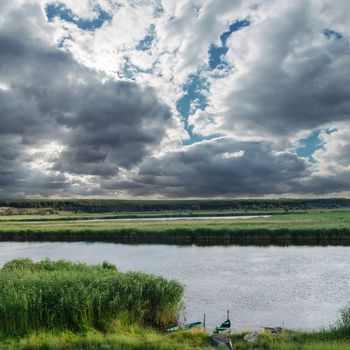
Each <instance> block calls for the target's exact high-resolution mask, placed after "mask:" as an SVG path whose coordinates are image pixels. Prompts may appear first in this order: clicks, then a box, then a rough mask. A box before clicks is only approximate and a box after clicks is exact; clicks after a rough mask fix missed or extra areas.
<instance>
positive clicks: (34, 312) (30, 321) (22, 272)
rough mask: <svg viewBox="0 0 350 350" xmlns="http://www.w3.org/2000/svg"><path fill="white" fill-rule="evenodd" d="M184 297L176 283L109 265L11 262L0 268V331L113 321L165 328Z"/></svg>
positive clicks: (101, 325)
mask: <svg viewBox="0 0 350 350" xmlns="http://www.w3.org/2000/svg"><path fill="white" fill-rule="evenodd" d="M182 296H183V287H182V286H181V285H180V284H179V283H178V282H176V281H173V280H170V281H169V280H166V279H164V278H162V277H156V276H153V275H148V274H145V273H137V272H128V273H121V272H119V271H117V269H116V268H115V267H114V266H113V265H110V264H107V263H104V264H102V265H95V266H88V265H85V264H76V263H70V262H66V261H58V262H54V261H50V260H45V261H42V262H38V263H34V262H32V261H31V260H13V261H12V262H10V263H7V264H6V265H4V267H3V268H2V269H1V270H0V332H3V333H5V334H23V333H26V332H29V331H33V330H40V329H49V330H50V329H51V330H53V329H55V330H57V329H61V330H64V329H69V330H73V331H77V330H82V329H88V328H96V329H103V328H105V327H107V326H108V324H109V323H111V322H113V321H115V320H118V319H119V320H123V321H124V322H129V323H138V324H140V325H144V326H153V327H158V328H162V327H165V326H167V325H169V324H171V323H174V322H175V320H176V318H177V315H178V312H179V308H180V306H181V300H182Z"/></svg>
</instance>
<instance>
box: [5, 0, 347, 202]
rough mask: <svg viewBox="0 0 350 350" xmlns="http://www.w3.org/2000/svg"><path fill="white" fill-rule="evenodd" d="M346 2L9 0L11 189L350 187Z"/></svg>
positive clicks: (166, 192)
mask: <svg viewBox="0 0 350 350" xmlns="http://www.w3.org/2000/svg"><path fill="white" fill-rule="evenodd" d="M50 6H51V7H50ZM49 8H50V11H51V12H50V13H48V9H49ZM55 11H56V12H55ZM348 11H350V8H349V3H348V2H347V1H341V0H339V1H336V2H331V1H327V0H322V1H316V0H298V1H295V2H290V1H287V0H286V1H277V0H269V1H261V2H258V3H257V2H253V1H252V2H250V1H238V0H237V1H231V2H230V1H224V0H222V1H221V0H219V1H218V0H186V1H185V0H182V1H174V0H163V1H160V0H159V1H148V0H145V1H136V0H128V1H126V0H125V1H124V0H113V1H105V0H94V1H89V2H81V1H75V0H62V1H60V2H59V3H58V2H54V1H51V0H30V1H24V0H13V1H10V0H4V1H2V2H1V4H0V197H3V198H9V197H33V196H108V197H171V198H172V197H225V196H226V197H242V196H243V197H245V196H253V197H254V196H275V195H277V196H279V195H329V194H332V195H334V194H336V195H348V193H349V191H350V165H349V164H350V159H349V158H350V156H349V154H350V153H349V150H350V141H349V138H348V135H349V131H350V127H349V125H350V122H349V119H350V94H349V91H350V74H349V73H350V72H349V67H350V44H349V35H350V28H349V24H348V19H347V16H345V15H344V13H348ZM235 23H236V26H235V25H234V24H235ZM237 23H245V25H244V26H239V25H237ZM210 62H211V63H210ZM213 62H217V63H215V64H213ZM184 106H185V107H186V106H187V107H186V108H185V107H184ZM315 130H316V131H318V135H319V136H318V137H319V138H320V140H319V141H320V145H321V146H320V147H317V148H315V149H313V150H311V151H310V154H309V156H306V157H301V156H300V155H298V147H299V146H300V144H299V141H300V140H301V139H303V140H306V142H308V137H309V135H311V134H312V133H313V132H315ZM327 130H332V132H327ZM309 148H310V147H309Z"/></svg>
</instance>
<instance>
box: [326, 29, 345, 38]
mask: <svg viewBox="0 0 350 350" xmlns="http://www.w3.org/2000/svg"><path fill="white" fill-rule="evenodd" d="M323 34H324V35H325V36H326V38H327V39H338V40H339V39H341V38H342V37H343V36H342V35H341V34H340V33H338V32H336V31H335V30H332V29H329V28H326V29H325V30H324V31H323Z"/></svg>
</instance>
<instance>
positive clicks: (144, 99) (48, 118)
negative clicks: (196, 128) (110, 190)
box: [0, 1, 170, 193]
mask: <svg viewBox="0 0 350 350" xmlns="http://www.w3.org/2000/svg"><path fill="white" fill-rule="evenodd" d="M5 3H6V1H5ZM5 5H6V4H5ZM5 5H4V3H3V4H2V5H0V8H1V10H2V11H3V13H2V16H1V15H0V17H1V21H0V137H1V140H0V143H1V146H2V147H1V148H0V169H1V173H0V174H1V179H0V183H1V186H2V188H1V190H2V193H9V192H10V190H11V191H13V190H15V187H17V189H16V191H21V190H25V191H27V190H28V188H30V186H31V185H30V182H31V183H32V185H33V188H36V189H37V187H40V184H39V183H41V184H42V192H46V189H47V188H50V189H52V188H57V187H59V186H62V187H66V186H67V185H68V182H67V181H68V180H67V179H65V177H64V176H63V175H60V174H59V173H62V172H63V171H66V172H69V173H72V174H84V175H86V174H88V175H100V176H110V175H114V174H116V173H117V172H118V169H119V167H124V168H130V167H132V166H134V165H135V164H137V163H138V162H140V161H141V160H142V159H143V157H145V156H146V155H147V154H148V153H149V152H150V150H151V149H152V148H153V147H155V146H156V145H158V144H159V143H160V141H161V140H162V138H163V137H164V135H165V132H166V128H167V126H168V125H169V123H170V112H169V109H168V108H167V106H165V105H164V104H162V103H161V102H159V101H158V98H157V96H156V94H155V92H154V91H153V89H151V88H140V87H139V86H137V85H136V84H134V83H128V82H114V81H111V80H108V79H106V78H105V77H103V76H100V75H99V74H97V73H96V72H95V71H92V70H89V69H88V68H85V67H83V66H81V65H80V64H78V63H77V62H76V61H75V60H74V59H73V58H72V56H71V55H70V54H69V53H67V52H65V51H63V50H60V49H57V48H56V47H55V46H54V45H51V44H49V43H48V42H49V41H48V40H49V39H48V38H49V35H48V33H50V31H51V30H52V29H51V28H50V27H49V26H48V24H47V23H46V19H45V17H44V15H43V12H42V10H41V8H40V6H39V5H38V4H34V3H28V4H24V5H22V6H21V7H20V8H16V7H15V5H14V4H11V2H7V6H5ZM52 141H54V142H56V143H58V144H62V145H63V146H64V151H63V152H62V153H61V154H60V155H57V157H56V159H52V162H54V164H55V165H54V167H53V168H52V169H51V173H50V174H49V175H47V176H45V175H44V173H43V174H42V175H41V176H38V174H36V176H35V178H36V179H38V178H40V181H36V180H35V179H34V178H33V177H32V173H31V170H30V161H31V160H33V161H34V160H36V157H37V156H33V158H32V159H31V155H30V153H28V149H30V148H31V147H36V148H40V147H44V146H46V145H47V144H48V143H49V142H52ZM25 165H26V166H25ZM57 176H58V177H59V180H57V179H56V177H57ZM43 177H44V178H45V179H43ZM7 186H9V187H8V188H6V187H7ZM10 186H11V189H10ZM22 187H23V188H22ZM39 192H40V191H39Z"/></svg>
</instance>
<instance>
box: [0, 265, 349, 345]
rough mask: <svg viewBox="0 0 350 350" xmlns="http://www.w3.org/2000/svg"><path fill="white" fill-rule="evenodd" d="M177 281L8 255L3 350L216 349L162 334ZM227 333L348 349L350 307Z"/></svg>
mask: <svg viewBox="0 0 350 350" xmlns="http://www.w3.org/2000/svg"><path fill="white" fill-rule="evenodd" d="M182 295H183V287H182V286H181V285H180V284H179V283H178V282H176V281H173V280H166V279H164V278H161V277H156V276H153V275H148V274H144V273H134V272H129V273H121V272H119V271H118V270H117V269H116V268H115V267H114V266H113V265H110V264H108V263H103V264H101V265H94V266H88V265H85V264H77V263H70V262H66V261H57V262H53V261H49V260H45V261H41V262H38V263H34V262H32V261H31V260H14V261H12V262H9V263H7V264H5V265H4V267H3V268H2V269H1V270H0V349H1V350H39V349H41V350H43V349H45V350H73V349H74V350H101V349H104V350H112V349H115V350H117V349H124V350H129V349H130V350H131V349H135V350H137V349H140V350H141V349H143V350H147V349H163V350H170V349H175V350H176V349H178V350H180V349H185V350H186V349H207V350H209V349H214V348H213V347H212V345H211V339H210V335H209V334H207V333H205V332H204V331H197V332H189V331H183V332H178V333H174V334H166V333H165V332H164V329H165V328H166V327H167V326H169V325H173V324H174V323H175V322H176V319H177V316H178V313H179V311H180V310H181V307H182ZM243 336H244V334H233V335H231V339H232V342H233V344H234V347H235V349H242V350H243V349H265V350H269V349H271V350H282V349H284V350H286V349H288V350H301V349H307V350H314V349H315V350H316V349H320V350H322V349H323V350H341V349H343V350H345V349H350V342H349V341H350V312H349V311H348V310H344V311H343V312H342V314H341V318H340V321H339V322H338V324H337V325H336V326H334V327H331V328H330V329H329V330H324V331H320V332H314V333H300V332H293V333H290V332H288V331H285V332H284V331H283V332H282V333H281V334H279V335H271V334H267V333H263V334H260V335H259V337H258V339H257V340H256V341H254V342H251V343H247V342H244V340H243Z"/></svg>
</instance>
